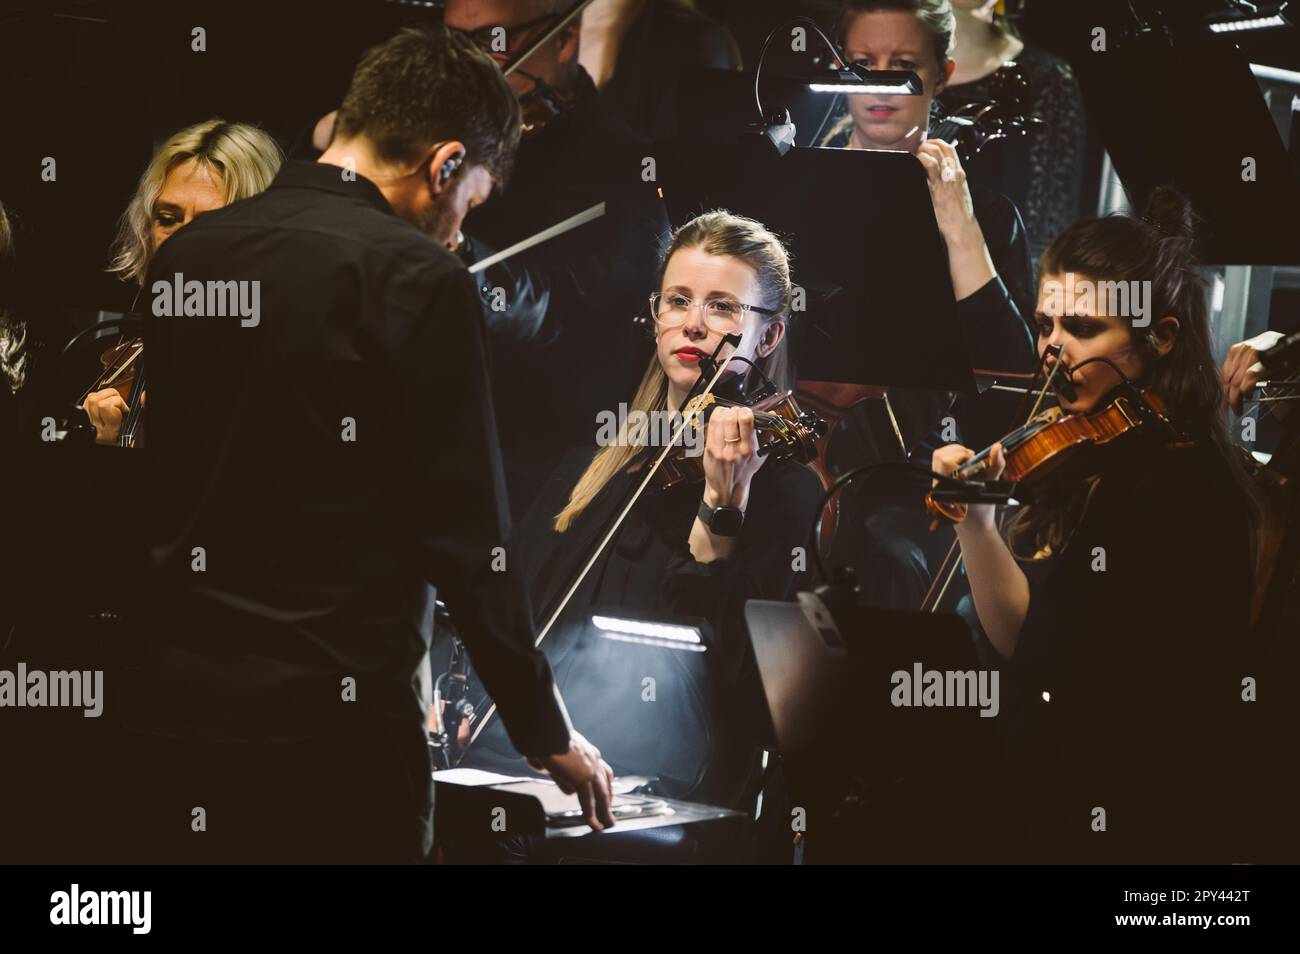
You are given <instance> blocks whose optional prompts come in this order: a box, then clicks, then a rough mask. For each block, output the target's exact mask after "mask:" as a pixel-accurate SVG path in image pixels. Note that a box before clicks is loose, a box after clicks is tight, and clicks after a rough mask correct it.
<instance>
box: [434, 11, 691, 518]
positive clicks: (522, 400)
mask: <svg viewBox="0 0 1300 954" xmlns="http://www.w3.org/2000/svg"><path fill="white" fill-rule="evenodd" d="M573 2H575V0H447V5H446V12H445V17H444V19H445V22H446V24H447V26H449V27H451V28H452V29H454V30H458V31H460V32H462V33H465V34H468V35H469V36H470V37H471V38H472V39H473V40H474V41H475V43H476V44H478V45H479V46H480V48H481V49H483V50H485V51H486V52H487V53H489V55H491V56H492V58H493V59H494V60H496V62H497V63H498V65H500V66H502V67H503V68H504V67H506V66H507V65H508V64H509V63H510V62H511V61H512V60H513V59H514V58H515V57H517V56H518V55H519V54H521V53H522V52H524V51H525V50H527V48H528V47H529V46H531V45H532V44H533V43H535V42H536V41H537V40H538V39H539V38H540V37H542V36H544V35H545V34H546V32H547V31H548V30H549V29H551V28H552V27H554V26H555V24H556V23H557V22H559V20H561V19H562V18H563V16H564V14H565V13H566V12H567V11H568V10H570V9H572V6H571V5H572V3H573ZM581 28H582V18H581V16H578V17H575V18H574V19H573V20H572V21H571V22H569V23H567V24H565V26H564V27H563V28H562V29H560V30H559V31H557V32H556V34H555V35H554V36H553V37H551V38H550V39H548V40H546V42H544V43H543V44H542V45H541V46H540V47H539V48H538V49H537V50H536V51H534V52H533V53H532V54H531V55H529V56H528V58H527V59H526V60H525V61H524V62H523V63H522V65H521V66H520V67H519V68H518V69H517V70H515V71H514V72H512V73H511V74H510V77H509V80H510V84H511V86H512V88H513V89H514V90H515V92H516V94H517V95H519V96H520V97H523V98H524V100H525V113H526V114H528V113H530V112H532V110H530V109H528V108H527V104H528V103H529V102H531V101H532V98H533V97H535V96H537V95H538V93H539V91H540V92H541V93H542V94H545V95H546V96H547V97H548V98H549V99H551V100H552V101H553V102H555V103H556V104H557V105H558V106H559V107H560V108H559V112H558V114H556V115H554V116H552V117H550V118H549V119H547V121H546V122H545V124H544V125H541V126H540V128H534V129H532V130H528V131H525V133H524V138H523V141H522V142H521V143H520V147H519V152H518V155H517V159H516V162H515V171H514V177H513V179H512V180H511V183H510V187H509V188H508V189H507V190H504V191H503V193H502V194H501V195H500V196H498V197H496V198H494V199H493V201H492V202H490V203H488V204H487V206H484V207H483V208H479V209H475V210H473V211H472V212H471V213H470V214H469V216H467V218H466V219H465V225H464V234H465V241H464V242H463V243H462V245H461V247H460V249H459V252H460V254H461V257H462V258H463V259H464V260H465V261H466V262H467V263H468V262H473V261H478V260H480V259H482V258H483V257H485V256H486V255H488V254H490V253H491V252H492V251H494V250H499V249H502V248H506V247H508V246H510V245H512V244H514V243H515V242H518V241H520V240H521V239H524V238H527V237H528V236H531V235H533V234H535V233H537V232H539V231H541V230H542V229H544V228H546V227H547V226H549V225H553V224H555V223H556V222H559V221H562V220H563V219H565V218H568V217H569V216H571V215H574V214H576V213H578V212H581V211H583V210H585V209H587V208H590V207H591V206H593V205H596V204H597V203H600V202H604V203H605V204H606V211H605V214H604V216H602V217H601V218H600V219H598V220H596V221H595V222H591V223H589V224H587V225H584V226H582V227H580V228H578V229H575V230H574V231H572V232H569V233H567V234H565V235H562V236H560V237H558V238H555V239H552V240H550V241H548V242H546V243H543V244H542V245H539V246H537V247H535V248H533V249H530V250H529V251H527V252H525V253H521V254H519V255H516V256H514V257H512V258H510V259H509V260H507V261H506V262H504V263H502V264H500V265H498V266H494V267H492V268H489V269H488V270H487V271H486V273H484V274H481V275H480V276H479V278H480V282H479V290H480V293H481V295H482V297H483V301H484V315H485V317H486V319H487V323H488V330H489V334H490V336H491V345H492V350H493V371H494V375H493V392H494V397H495V399H496V408H497V420H498V423H499V426H500V434H501V446H502V452H503V458H504V461H505V470H506V480H507V484H508V486H509V491H510V503H511V509H512V512H513V513H514V515H515V516H516V517H518V516H521V515H522V514H523V513H524V512H525V511H526V510H527V508H528V505H529V503H530V502H531V501H532V500H533V499H534V497H535V496H536V493H537V491H538V489H540V487H541V485H542V484H543V483H544V482H545V480H546V478H547V477H548V476H549V475H550V473H551V472H552V470H553V469H554V467H555V464H556V463H557V461H558V460H559V458H560V456H561V455H562V454H563V453H564V451H565V450H566V449H569V448H573V447H585V446H589V445H590V444H591V441H592V436H593V435H592V423H591V409H592V408H593V407H616V406H617V404H618V402H619V400H620V399H621V398H622V397H623V396H624V395H625V394H626V393H627V392H628V390H629V389H630V387H632V386H633V385H634V384H635V382H636V380H637V378H638V377H639V375H640V371H641V368H642V367H644V364H645V360H646V358H647V356H648V352H649V348H648V345H647V344H646V343H645V342H644V341H643V331H642V330H641V326H639V325H638V324H636V322H635V320H634V319H635V318H636V316H637V315H638V313H639V312H640V311H641V310H642V309H643V308H644V306H645V296H646V295H647V294H649V292H650V291H651V290H653V286H654V281H655V269H656V266H657V258H656V256H657V249H658V241H659V237H660V236H661V235H663V234H665V233H666V232H667V230H668V221H667V217H666V215H665V214H664V211H663V206H662V203H661V201H660V199H659V198H658V196H657V194H656V193H655V185H656V184H655V183H653V182H649V183H647V182H645V181H644V180H643V179H642V176H641V170H642V160H643V159H644V158H645V157H646V156H647V155H649V152H650V149H649V143H648V140H647V139H645V137H642V136H641V135H639V134H638V133H635V132H633V131H632V130H631V129H629V128H628V127H627V126H626V125H625V124H624V123H623V122H622V121H621V120H619V119H618V118H617V117H616V116H615V115H614V114H613V113H612V112H611V111H610V110H609V109H608V107H607V106H606V105H605V104H604V103H603V101H602V100H601V98H600V95H599V94H598V93H597V91H596V87H595V84H594V83H593V82H592V80H591V77H590V76H588V75H587V72H586V70H584V69H583V68H582V66H581V65H580V64H579V62H578V55H579V35H580V33H581ZM543 349H545V353H544V355H543ZM539 401H544V402H545V406H546V426H544V427H539V426H538V420H537V408H538V402H539Z"/></svg>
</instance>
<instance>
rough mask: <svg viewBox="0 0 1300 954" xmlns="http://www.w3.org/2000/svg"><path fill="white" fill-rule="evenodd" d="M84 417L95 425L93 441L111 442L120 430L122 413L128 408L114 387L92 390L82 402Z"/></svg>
mask: <svg viewBox="0 0 1300 954" xmlns="http://www.w3.org/2000/svg"><path fill="white" fill-rule="evenodd" d="M82 407H83V408H85V411H86V417H88V418H90V423H91V424H93V425H94V426H95V443H97V444H112V443H113V442H114V441H116V440H117V435H118V434H119V433H120V432H121V430H122V415H123V414H125V413H126V411H127V410H128V408H127V404H126V401H124V400H123V399H122V395H121V394H119V393H118V392H117V389H116V388H105V389H104V390H102V391H92V392H91V393H90V394H88V395H87V396H86V400H85V401H84V402H83V403H82Z"/></svg>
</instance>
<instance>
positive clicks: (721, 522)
mask: <svg viewBox="0 0 1300 954" xmlns="http://www.w3.org/2000/svg"><path fill="white" fill-rule="evenodd" d="M744 522H745V514H744V513H743V512H741V511H740V510H737V509H736V508H735V507H719V508H718V509H717V510H715V511H713V519H712V520H710V521H709V529H710V530H712V531H713V532H714V533H716V534H717V535H718V536H720V537H734V536H736V535H737V534H739V533H740V526H741V524H742V523H744Z"/></svg>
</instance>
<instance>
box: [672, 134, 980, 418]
mask: <svg viewBox="0 0 1300 954" xmlns="http://www.w3.org/2000/svg"><path fill="white" fill-rule="evenodd" d="M653 155H654V156H655V159H656V164H657V170H658V172H657V174H658V181H659V182H660V184H661V189H662V192H663V196H664V202H665V205H666V206H667V210H668V214H669V218H670V220H671V221H672V222H673V224H674V225H680V224H682V223H684V222H686V221H687V220H689V219H691V218H693V217H694V216H696V215H698V214H699V213H701V212H703V211H707V210H709V209H715V208H724V209H728V210H730V211H731V212H735V213H737V214H739V215H746V216H749V217H751V218H754V219H756V220H758V221H759V222H762V223H763V224H764V225H766V226H767V227H768V228H769V229H771V230H773V231H774V232H776V233H777V234H778V235H780V236H781V237H782V238H783V239H785V240H786V242H787V244H788V246H789V248H790V252H791V260H792V266H793V270H794V276H793V277H794V282H795V284H796V285H797V286H799V288H801V289H802V290H803V294H804V295H805V304H806V310H805V311H802V312H796V314H795V316H794V317H795V320H794V322H793V327H792V329H791V333H792V346H793V350H794V358H795V364H796V366H797V368H798V371H799V377H800V379H801V380H812V381H838V382H848V383H855V384H869V385H883V386H891V385H892V386H904V387H917V388H927V389H934V390H940V391H963V392H972V393H973V392H974V391H975V382H974V378H973V376H972V374H971V361H970V358H969V355H968V352H967V348H966V345H965V342H964V340H963V337H962V334H961V330H960V327H959V325H958V322H957V313H956V303H955V301H954V297H953V290H952V281H951V279H950V277H949V272H948V261H947V254H946V249H945V247H944V244H943V240H942V238H941V237H940V235H939V230H938V226H937V224H936V223H935V218H934V209H933V206H932V204H931V200H930V193H929V187H928V186H927V184H926V177H925V172H924V170H923V168H922V167H921V165H920V163H918V162H917V161H916V159H915V158H914V157H913V156H912V155H911V154H909V153H904V152H885V151H874V150H848V149H800V148H795V149H792V150H790V151H789V152H788V153H787V154H786V155H784V156H779V155H777V153H776V151H775V150H774V149H772V148H770V147H769V146H767V144H766V140H765V139H764V138H762V137H761V136H742V137H735V138H731V139H728V138H726V137H725V136H721V137H719V138H718V139H717V140H713V141H707V142H701V141H699V140H695V141H691V142H672V143H660V144H658V145H657V146H656V147H655V150H654V153H653ZM796 304H798V303H796Z"/></svg>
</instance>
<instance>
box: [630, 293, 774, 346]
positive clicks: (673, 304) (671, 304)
mask: <svg viewBox="0 0 1300 954" xmlns="http://www.w3.org/2000/svg"><path fill="white" fill-rule="evenodd" d="M696 305H699V306H700V308H701V310H702V311H703V313H704V324H705V325H706V326H708V328H709V329H711V330H712V331H716V332H718V333H719V334H724V335H725V334H731V333H732V332H733V331H736V330H737V329H738V328H740V325H741V323H742V322H743V321H744V320H745V312H747V311H754V312H757V313H758V314H760V315H766V316H768V317H769V318H775V317H777V315H779V314H780V312H777V311H772V310H771V309H770V308H760V307H758V305H747V304H745V303H744V302H741V301H736V300H735V299H732V298H710V299H707V300H706V301H702V302H697V301H695V300H694V299H691V298H687V297H686V296H685V295H679V294H677V293H676V292H669V293H667V294H659V293H655V294H653V295H651V296H650V314H651V315H653V316H654V319H655V322H656V323H657V324H658V325H659V327H661V328H677V327H679V326H680V325H684V324H686V319H687V318H688V317H689V316H690V313H691V309H692V308H693V307H694V306H696Z"/></svg>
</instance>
